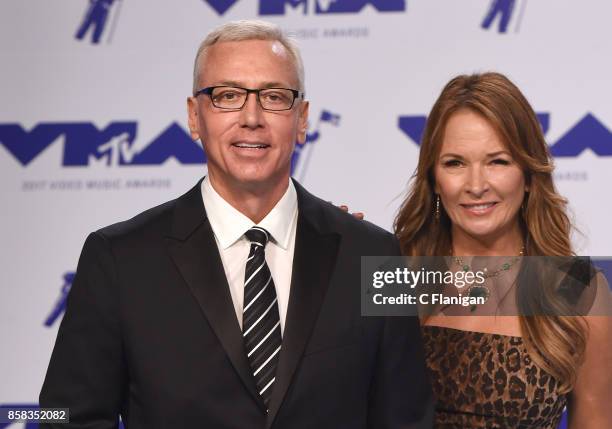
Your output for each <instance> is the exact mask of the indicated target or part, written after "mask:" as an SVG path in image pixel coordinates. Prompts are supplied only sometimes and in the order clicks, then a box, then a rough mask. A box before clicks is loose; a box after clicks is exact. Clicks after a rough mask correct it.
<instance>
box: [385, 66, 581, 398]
mask: <svg viewBox="0 0 612 429" xmlns="http://www.w3.org/2000/svg"><path fill="white" fill-rule="evenodd" d="M460 109H469V110H472V111H473V112H476V113H478V114H480V115H482V116H483V117H484V118H485V119H486V120H488V122H489V123H490V124H491V125H492V126H493V127H494V128H495V130H496V131H497V133H498V134H499V136H500V137H501V139H502V141H504V142H505V144H506V145H507V148H508V150H509V151H510V153H511V154H512V156H513V158H514V159H515V160H516V161H517V163H518V164H519V165H520V166H521V168H522V169H523V172H524V174H525V180H526V183H527V184H528V187H529V192H527V193H526V195H525V200H524V203H523V209H522V210H521V212H520V214H519V218H520V224H521V228H522V230H523V233H524V234H525V238H526V241H525V246H526V248H525V254H526V255H530V256H535V255H549V256H572V255H574V252H573V250H572V246H571V240H570V233H571V229H572V225H571V222H570V220H569V217H568V215H567V213H566V205H567V201H566V200H565V199H564V198H563V197H561V196H560V195H559V194H558V193H557V191H556V190H555V186H554V183H553V178H552V171H553V164H552V160H551V156H550V153H549V151H548V146H547V144H546V141H545V140H544V135H543V133H542V129H541V127H540V124H539V122H538V119H537V116H536V114H535V112H534V111H533V109H532V108H531V106H530V105H529V103H528V102H527V100H526V99H525V97H524V96H523V94H522V93H521V91H520V90H519V89H518V88H517V87H516V86H515V85H514V84H513V83H512V82H511V81H510V80H509V79H508V78H507V77H505V76H504V75H502V74H499V73H483V74H474V75H461V76H457V77H455V78H454V79H452V80H451V81H450V82H449V83H448V84H447V85H446V86H445V88H444V89H443V90H442V93H441V94H440V97H439V98H438V100H437V101H436V103H435V104H434V106H433V108H432V110H431V113H430V114H429V117H428V119H427V124H426V126H425V131H424V133H423V137H422V140H421V150H420V153H419V161H418V165H417V168H416V171H415V173H414V175H413V177H412V183H411V186H410V189H409V192H408V195H407V197H406V199H405V200H404V202H403V204H402V206H401V208H400V210H399V213H398V215H397V217H396V219H395V224H394V226H395V233H396V235H397V237H398V239H399V241H400V245H401V247H402V251H403V253H404V254H405V255H407V256H444V255H449V252H450V251H451V248H452V237H451V221H450V219H449V217H448V215H447V214H446V213H445V211H444V209H443V207H440V213H439V217H438V219H436V216H434V210H435V207H434V206H435V198H436V196H435V193H434V189H435V177H434V167H435V165H436V162H437V160H438V157H439V154H440V150H441V146H442V140H443V138H444V131H445V129H446V124H447V122H448V120H449V118H450V117H451V116H452V115H453V114H454V113H455V112H457V111H458V110H460ZM519 318H520V326H521V332H522V335H523V337H524V338H525V339H526V344H527V346H528V348H529V351H530V353H531V354H532V358H533V360H534V361H535V362H536V363H537V364H538V365H539V366H540V367H541V368H543V369H544V370H546V371H547V372H549V373H550V374H552V375H553V376H554V377H555V378H556V379H557V380H559V383H560V390H561V391H562V392H568V391H570V390H571V389H572V388H573V386H574V384H575V380H576V371H577V367H578V364H579V363H580V362H581V360H582V358H583V355H584V350H585V346H586V338H587V334H588V332H587V328H586V325H585V324H584V321H583V320H582V319H581V318H577V317H566V316H543V315H542V316H519Z"/></svg>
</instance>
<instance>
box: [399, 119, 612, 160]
mask: <svg viewBox="0 0 612 429" xmlns="http://www.w3.org/2000/svg"><path fill="white" fill-rule="evenodd" d="M537 117H538V121H540V125H541V126H542V131H543V133H544V134H545V135H546V133H547V132H548V128H549V124H550V114H549V113H538V114H537ZM426 122H427V117H426V116H423V115H417V116H400V117H399V120H398V126H399V128H400V129H401V130H402V131H403V132H404V134H406V135H407V136H408V137H409V138H410V139H411V140H412V141H413V142H414V143H416V144H420V143H421V138H422V135H423V131H424V130H425V124H426ZM549 147H550V152H551V154H552V155H553V156H555V157H576V156H579V155H580V154H581V153H582V152H583V151H584V150H585V149H590V150H592V151H593V153H595V154H596V155H598V156H612V131H610V129H608V128H607V127H606V126H605V125H604V124H603V123H602V122H601V121H599V120H598V119H597V118H596V117H595V116H594V115H593V114H591V113H587V114H586V115H585V116H584V117H583V118H582V119H580V121H578V122H577V123H576V124H575V125H574V126H572V128H570V129H569V131H567V132H566V133H565V134H563V135H562V136H561V137H559V139H558V140H557V141H556V142H554V143H552V144H549Z"/></svg>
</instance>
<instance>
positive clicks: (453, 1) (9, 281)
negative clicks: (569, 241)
mask: <svg viewBox="0 0 612 429" xmlns="http://www.w3.org/2000/svg"><path fill="white" fill-rule="evenodd" d="M610 16H612V3H610V2H609V1H607V0H581V1H576V0H182V1H151V0H63V1H59V0H4V1H3V2H2V3H1V4H0V60H1V67H0V76H1V79H0V179H1V180H0V189H1V192H2V194H1V195H2V197H1V200H2V222H0V237H1V240H2V245H1V247H0V249H1V250H0V251H1V254H0V264H1V268H2V271H1V272H2V284H1V287H2V288H1V295H0V330H2V332H1V334H0V340H1V346H0V350H1V356H2V357H1V359H0V380H1V382H0V404H5V405H6V404H34V403H36V401H37V398H38V393H39V390H40V387H41V383H42V380H43V378H44V374H45V371H46V368H47V364H48V359H49V356H50V353H51V349H52V346H53V343H54V341H55V336H56V333H57V328H58V325H59V321H60V320H61V317H62V314H63V310H64V305H65V298H66V294H67V293H68V291H69V289H70V286H71V282H72V279H73V276H74V270H75V268H76V264H77V260H78V256H79V253H80V250H81V246H82V244H83V242H84V239H85V237H86V236H87V234H88V233H89V232H90V231H93V230H96V229H98V228H100V227H102V226H105V225H108V224H110V223H114V222H117V221H119V220H124V219H127V218H130V217H132V216H133V215H135V214H136V213H138V212H140V211H142V210H144V209H146V208H149V207H151V206H154V205H157V204H159V203H162V202H164V201H167V200H169V199H172V198H175V197H177V196H179V195H181V194H182V193H184V192H185V191H186V190H188V189H189V188H190V187H192V186H193V185H194V184H195V183H196V182H197V180H198V179H199V178H200V177H202V176H203V175H204V174H205V172H206V159H205V156H204V154H203V152H202V150H201V148H200V146H199V143H198V142H194V141H193V140H192V139H191V138H190V136H189V133H188V129H187V118H186V99H187V96H189V95H190V91H191V85H192V81H191V79H192V66H193V59H194V56H195V52H196V49H197V47H198V45H199V43H200V42H201V40H202V39H203V38H204V36H205V35H206V33H207V32H208V31H209V30H211V29H212V28H214V27H216V26H217V25H219V24H221V23H223V22H226V21H229V20H236V19H248V18H258V19H264V20H268V21H271V22H274V23H277V24H279V25H280V26H281V27H283V28H284V29H285V30H287V31H288V32H290V33H292V34H293V35H294V36H295V37H296V38H297V39H298V41H299V45H300V47H301V49H302V53H303V57H304V62H305V67H306V96H307V97H306V98H307V99H308V100H309V101H310V103H311V104H310V105H311V112H310V117H311V121H310V128H309V132H308V138H307V142H306V144H305V145H304V146H302V147H299V148H298V149H297V150H296V153H295V155H294V162H293V175H294V177H295V178H297V179H298V180H299V181H300V182H301V183H302V184H304V185H305V186H306V187H307V188H308V189H309V190H311V191H312V192H314V193H315V194H317V195H319V196H321V197H322V198H324V199H326V200H330V201H333V202H335V203H338V204H340V203H345V204H348V205H349V206H350V207H351V209H352V210H358V211H364V212H365V213H366V217H367V218H368V219H369V220H371V221H372V222H374V223H377V224H378V225H380V226H382V227H384V228H387V229H391V225H392V221H393V217H394V215H395V213H396V210H397V208H398V206H399V204H400V202H401V200H402V198H403V196H404V192H405V190H406V187H407V183H408V181H409V179H410V176H411V175H412V173H413V172H414V169H415V167H416V161H417V157H418V151H419V146H418V143H419V138H420V135H421V132H422V130H423V127H424V123H425V118H426V115H427V113H428V111H429V110H430V108H431V106H432V105H433V103H434V101H435V99H436V98H437V96H438V94H439V92H440V91H441V89H442V87H443V86H444V85H445V83H446V82H447V81H448V80H449V79H450V78H452V77H453V76H455V75H457V74H460V73H471V72H483V71H499V72H502V73H504V74H506V75H508V76H509V77H510V78H511V79H512V80H513V81H514V82H515V83H516V84H517V85H518V86H519V88H521V90H522V91H523V92H524V94H525V95H526V97H527V98H528V99H529V101H530V102H531V103H532V105H533V107H534V109H535V110H536V112H537V113H538V114H539V117H540V119H541V122H542V126H543V129H544V131H545V134H546V138H547V141H548V143H549V145H550V147H551V151H552V153H553V155H554V157H555V164H556V171H555V179H556V184H557V186H558V189H559V190H560V192H561V193H562V194H563V195H564V196H566V197H567V198H568V200H569V202H570V207H571V210H572V216H573V219H574V222H575V224H576V226H577V228H578V232H577V233H576V234H575V236H574V242H575V245H576V247H577V249H578V250H579V253H581V254H586V255H610V254H612V249H611V247H612V244H611V242H612V228H611V224H610V218H611V217H610V209H611V208H612V200H611V193H610V183H612V131H611V127H612V103H611V102H610V100H612V56H611V55H610V52H611V50H610V42H611V41H612V26H610V25H609V19H610ZM17 426H18V425H15V427H17ZM22 426H23V425H22ZM3 427H6V425H3V424H2V423H0V428H3ZM32 427H33V426H32ZM28 428H29V427H28Z"/></svg>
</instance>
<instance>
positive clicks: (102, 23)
mask: <svg viewBox="0 0 612 429" xmlns="http://www.w3.org/2000/svg"><path fill="white" fill-rule="evenodd" d="M113 3H114V4H117V3H121V0H89V4H88V5H87V9H86V10H85V16H84V17H83V20H82V21H81V25H79V28H78V30H77V32H76V34H75V36H74V37H75V39H77V40H83V38H85V36H86V35H87V33H89V32H91V43H92V44H94V45H97V44H98V43H100V39H101V37H102V33H104V30H105V28H106V26H107V24H108V23H109V15H111V9H112V7H113ZM116 9H117V12H116V13H115V18H114V20H113V23H112V25H111V30H110V31H109V33H108V39H107V40H108V41H109V42H110V40H111V38H112V33H113V31H114V29H115V25H116V22H117V19H118V17H119V6H117V8H116Z"/></svg>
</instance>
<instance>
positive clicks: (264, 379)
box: [242, 226, 281, 407]
mask: <svg viewBox="0 0 612 429" xmlns="http://www.w3.org/2000/svg"><path fill="white" fill-rule="evenodd" d="M245 235H246V237H247V238H248V239H249V241H250V242H251V251H250V252H249V257H248V259H247V262H246V271H245V276H244V310H243V314H242V336H243V340H244V344H245V346H246V347H245V348H246V352H247V357H248V359H249V363H250V364H251V369H252V371H253V376H254V377H255V384H256V385H257V390H258V391H259V394H260V395H261V397H262V399H263V401H264V403H265V404H266V407H267V406H268V404H269V402H270V397H271V396H272V388H273V386H274V380H275V377H276V366H277V364H278V357H279V353H280V348H281V329H280V317H279V314H278V303H277V297H276V290H275V288H274V280H272V274H271V273H270V269H269V268H268V264H266V253H265V247H266V243H267V242H268V240H269V238H270V235H269V234H268V232H267V231H266V230H265V229H263V228H260V227H258V226H254V227H252V228H251V229H249V230H248V231H247V232H246V233H245Z"/></svg>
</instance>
